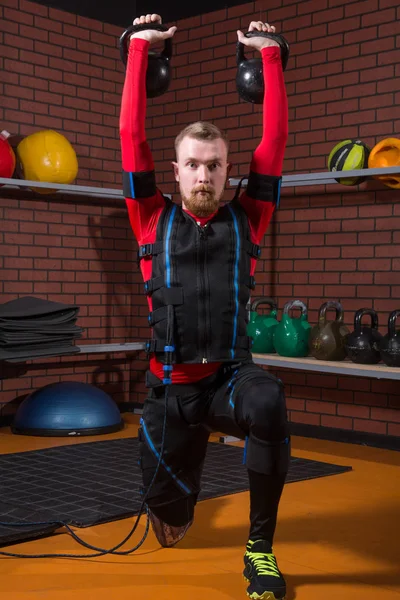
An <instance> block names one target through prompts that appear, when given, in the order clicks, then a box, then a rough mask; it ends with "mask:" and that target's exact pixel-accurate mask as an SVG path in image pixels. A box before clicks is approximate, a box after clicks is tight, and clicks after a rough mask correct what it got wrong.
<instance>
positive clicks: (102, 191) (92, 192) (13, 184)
mask: <svg viewBox="0 0 400 600" xmlns="http://www.w3.org/2000/svg"><path fill="white" fill-rule="evenodd" d="M0 185H2V186H3V187H0V191H1V190H7V189H15V188H18V189H20V190H21V189H22V190H24V191H27V192H31V191H32V190H31V189H30V188H38V189H39V188H43V189H50V190H56V193H58V192H60V193H61V194H71V195H73V196H91V197H94V198H116V199H118V200H124V194H123V191H122V190H119V189H113V188H102V187H92V186H88V185H67V184H64V183H47V182H44V181H32V180H25V179H8V178H7V177H0ZM164 196H165V197H166V198H171V195H170V194H164ZM34 199H35V200H37V196H35V198H34ZM43 199H44V200H45V199H46V197H45V196H43Z"/></svg>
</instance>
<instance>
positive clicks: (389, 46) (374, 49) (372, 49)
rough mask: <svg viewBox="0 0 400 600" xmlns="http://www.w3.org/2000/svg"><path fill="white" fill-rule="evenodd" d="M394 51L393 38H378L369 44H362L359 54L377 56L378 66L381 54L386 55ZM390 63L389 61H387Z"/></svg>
mask: <svg viewBox="0 0 400 600" xmlns="http://www.w3.org/2000/svg"><path fill="white" fill-rule="evenodd" d="M393 49H394V38H378V39H372V40H371V41H369V42H364V43H363V44H362V45H361V54H377V55H378V64H384V63H379V60H380V58H381V56H382V55H381V53H386V52H388V50H393ZM389 62H390V61H389Z"/></svg>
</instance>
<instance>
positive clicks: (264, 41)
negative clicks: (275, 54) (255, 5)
mask: <svg viewBox="0 0 400 600" xmlns="http://www.w3.org/2000/svg"><path fill="white" fill-rule="evenodd" d="M249 31H263V32H264V33H275V27H274V26H273V25H269V24H268V23H263V22H262V21H252V22H251V23H250V25H249ZM237 36H238V40H239V42H241V43H242V44H244V45H245V46H248V47H249V48H254V50H260V51H261V50H262V49H263V48H269V47H271V46H278V48H279V44H278V42H276V41H275V40H270V39H268V38H265V37H261V36H260V37H258V36H257V37H249V38H248V37H246V36H245V35H244V33H243V32H242V31H240V30H238V31H237Z"/></svg>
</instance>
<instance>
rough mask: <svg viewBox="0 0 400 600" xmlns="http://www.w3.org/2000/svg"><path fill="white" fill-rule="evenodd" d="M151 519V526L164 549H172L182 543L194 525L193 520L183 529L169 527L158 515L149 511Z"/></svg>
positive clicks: (182, 527) (183, 526)
mask: <svg viewBox="0 0 400 600" xmlns="http://www.w3.org/2000/svg"><path fill="white" fill-rule="evenodd" d="M149 517H150V522H151V526H152V528H153V531H154V535H155V536H156V538H157V540H158V541H159V542H160V544H161V546H163V548H172V546H175V544H177V543H178V542H180V541H181V539H183V538H184V537H185V535H186V532H187V530H188V529H189V527H190V526H191V525H192V523H193V519H192V520H191V521H190V522H189V523H187V525H182V526H181V527H174V526H173V525H168V524H167V523H164V521H161V519H159V518H158V517H156V515H155V514H154V513H153V512H151V510H150V509H149Z"/></svg>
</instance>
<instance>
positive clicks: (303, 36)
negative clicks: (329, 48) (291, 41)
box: [297, 24, 336, 49]
mask: <svg viewBox="0 0 400 600" xmlns="http://www.w3.org/2000/svg"><path fill="white" fill-rule="evenodd" d="M327 33H328V31H327V27H326V25H324V24H320V25H315V26H314V27H307V28H306V29H304V30H302V31H298V32H297V39H298V41H299V42H301V41H303V40H312V44H313V48H314V43H315V40H316V39H317V38H322V37H326V35H327ZM329 33H331V32H329ZM333 33H336V32H333ZM315 49H317V48H316V47H315Z"/></svg>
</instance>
